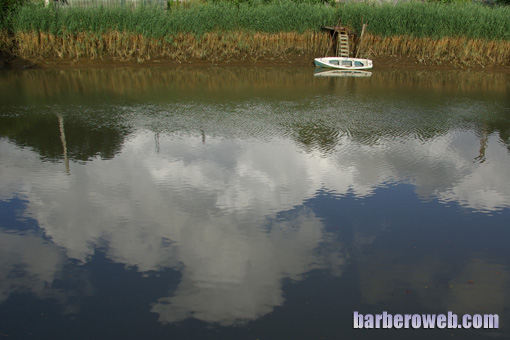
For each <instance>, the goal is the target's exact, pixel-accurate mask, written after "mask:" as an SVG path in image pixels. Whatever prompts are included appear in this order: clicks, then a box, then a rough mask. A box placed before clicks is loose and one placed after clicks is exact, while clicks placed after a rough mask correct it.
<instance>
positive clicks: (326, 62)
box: [315, 57, 373, 70]
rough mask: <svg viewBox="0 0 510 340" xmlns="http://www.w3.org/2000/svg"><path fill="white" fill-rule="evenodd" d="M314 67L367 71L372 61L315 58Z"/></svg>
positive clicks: (371, 65)
mask: <svg viewBox="0 0 510 340" xmlns="http://www.w3.org/2000/svg"><path fill="white" fill-rule="evenodd" d="M315 66H317V67H327V68H334V69H339V70H368V69H371V68H372V67H373V64H372V60H370V59H360V58H346V57H325V58H315Z"/></svg>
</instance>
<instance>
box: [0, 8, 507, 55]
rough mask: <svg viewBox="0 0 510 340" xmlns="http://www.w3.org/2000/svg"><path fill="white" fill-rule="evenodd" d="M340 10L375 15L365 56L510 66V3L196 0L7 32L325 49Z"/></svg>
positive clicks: (233, 48)
mask: <svg viewBox="0 0 510 340" xmlns="http://www.w3.org/2000/svg"><path fill="white" fill-rule="evenodd" d="M338 18H342V23H343V24H344V25H348V26H349V27H352V28H354V29H356V30H358V32H359V31H360V26H361V23H362V22H365V23H368V39H367V41H366V44H365V46H366V48H365V49H364V51H363V54H362V55H363V56H366V57H373V56H405V57H413V58H416V60H417V61H420V60H423V61H427V62H429V63H441V62H443V61H449V62H455V63H459V64H470V63H475V64H480V65H509V64H510V7H508V6H507V7H494V8H491V7H487V6H483V5H480V4H439V3H422V2H411V3H400V4H397V5H390V4H387V5H370V4H368V3H348V4H339V5H336V6H325V5H320V4H318V5H317V4H315V5H314V4H310V3H296V2H290V1H283V2H273V3H266V4H263V3H259V4H253V3H252V4H248V3H241V4H233V3H226V2H215V3H192V4H187V5H185V6H184V5H181V6H176V7H172V8H170V9H169V10H167V11H165V10H161V9H158V8H151V7H141V8H138V9H135V10H130V9H128V8H122V7H117V8H67V9H54V8H50V7H42V6H36V5H25V6H22V7H20V8H18V9H17V10H16V11H14V12H13V13H11V14H10V16H8V17H7V19H6V20H4V21H3V22H2V34H1V36H0V40H1V41H2V45H3V48H4V49H5V48H9V49H11V50H13V51H14V52H15V53H16V54H18V55H20V56H23V57H35V56H42V57H70V58H82V57H84V58H101V57H114V58H119V59H122V60H127V59H134V60H138V61H140V62H141V61H146V60H150V59H154V58H173V59H175V60H191V59H207V60H212V61H222V60H228V59H239V58H241V59H242V58H248V59H257V58H265V57H276V58H285V57H286V56H289V55H294V56H296V55H303V56H314V55H315V56H319V55H322V54H324V52H325V51H326V48H327V44H328V36H327V33H324V32H321V31H320V28H321V26H324V25H333V24H335V23H336V22H337V20H338Z"/></svg>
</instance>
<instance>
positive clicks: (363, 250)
mask: <svg viewBox="0 0 510 340" xmlns="http://www.w3.org/2000/svg"><path fill="white" fill-rule="evenodd" d="M0 93H1V99H0V160H1V161H0V339H197V340H198V339H200V340H209V339H226V340H228V339H240V340H243V339H251V340H256V339H260V340H270V339H275V340H280V339H281V340H285V339H289V340H290V339H310V340H313V339H317V340H320V339H327V340H330V339H354V338H359V339H409V338H411V337H412V338H417V339H430V338H432V337H434V338H437V339H470V338H472V339H485V338H487V339H493V338H502V339H503V338H508V337H509V336H510V328H509V324H510V320H509V319H510V312H509V305H510V292H509V290H508V287H509V286H510V285H509V284H510V256H509V255H510V254H509V247H508V242H509V239H510V76H509V75H508V74H503V73H488V72H470V71H445V70H442V71H431V70H429V71H427V70H398V69H397V70H390V69H386V70H384V69H383V70H377V69H375V70H373V71H372V72H371V73H365V74H358V75H345V74H336V75H335V74H333V75H328V74H316V70H314V68H313V67H281V68H271V67H182V68H173V69H164V68H142V67H138V68H130V69H127V68H126V69H125V68H113V69H74V70H70V69H60V70H29V71H9V72H4V73H0ZM355 311H357V312H358V313H361V314H364V315H366V314H370V313H372V314H377V313H382V312H383V311H386V312H387V313H390V314H393V315H395V314H420V315H421V314H446V313H447V312H448V311H451V312H453V313H456V314H457V315H458V316H459V319H460V318H461V316H462V315H463V314H465V313H469V314H471V315H475V314H497V315H498V316H499V329H483V328H482V329H468V330H465V329H434V330H430V329H413V328H412V327H411V328H410V329H379V330H377V329H375V330H374V329H354V328H353V322H354V321H353V320H354V317H353V313H354V312H355Z"/></svg>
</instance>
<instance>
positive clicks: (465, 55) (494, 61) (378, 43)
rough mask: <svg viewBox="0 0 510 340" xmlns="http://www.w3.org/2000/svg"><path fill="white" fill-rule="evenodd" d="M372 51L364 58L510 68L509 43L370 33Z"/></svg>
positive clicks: (368, 51)
mask: <svg viewBox="0 0 510 340" xmlns="http://www.w3.org/2000/svg"><path fill="white" fill-rule="evenodd" d="M366 39H367V41H366V45H367V46H370V48H369V49H368V50H367V51H366V52H365V54H364V56H365V57H369V58H374V57H386V56H390V57H400V58H409V57H411V58H415V59H416V61H417V62H419V63H425V64H427V63H428V64H432V65H440V64H442V63H445V62H448V63H451V64H454V65H456V66H473V65H478V66H486V65H494V66H495V65H501V66H502V65H508V64H509V61H510V40H506V41H497V40H486V39H469V38H466V37H455V38H450V37H444V38H439V39H433V38H422V37H411V36H406V35H401V36H391V37H381V36H377V35H373V34H368V35H367V37H366Z"/></svg>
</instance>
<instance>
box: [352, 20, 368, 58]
mask: <svg viewBox="0 0 510 340" xmlns="http://www.w3.org/2000/svg"><path fill="white" fill-rule="evenodd" d="M366 27H367V24H363V28H362V29H361V35H360V37H359V45H358V48H357V49H356V56H354V58H357V57H358V55H359V51H361V45H362V44H363V35H364V34H365V28H366Z"/></svg>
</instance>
